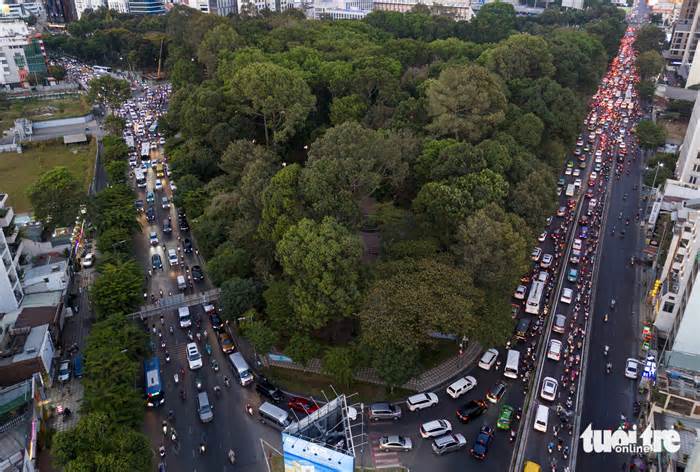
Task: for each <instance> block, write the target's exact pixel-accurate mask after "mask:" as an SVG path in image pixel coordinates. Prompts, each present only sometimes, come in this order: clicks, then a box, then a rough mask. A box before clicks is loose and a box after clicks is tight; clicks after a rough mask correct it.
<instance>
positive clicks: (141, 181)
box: [134, 168, 146, 188]
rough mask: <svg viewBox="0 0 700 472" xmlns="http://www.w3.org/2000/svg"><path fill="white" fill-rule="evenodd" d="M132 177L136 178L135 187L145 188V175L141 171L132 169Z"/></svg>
mask: <svg viewBox="0 0 700 472" xmlns="http://www.w3.org/2000/svg"><path fill="white" fill-rule="evenodd" d="M134 176H135V177H136V186H137V187H139V188H144V187H146V174H145V173H144V172H143V169H141V168H137V169H134Z"/></svg>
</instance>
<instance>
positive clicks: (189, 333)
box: [187, 330, 194, 341]
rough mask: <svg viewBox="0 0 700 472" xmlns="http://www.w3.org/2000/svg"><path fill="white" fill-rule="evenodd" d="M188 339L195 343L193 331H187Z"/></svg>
mask: <svg viewBox="0 0 700 472" xmlns="http://www.w3.org/2000/svg"><path fill="white" fill-rule="evenodd" d="M187 337H188V338H189V340H190V341H194V337H193V336H192V331H191V330H190V331H187Z"/></svg>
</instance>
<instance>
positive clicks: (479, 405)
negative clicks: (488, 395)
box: [456, 400, 488, 423]
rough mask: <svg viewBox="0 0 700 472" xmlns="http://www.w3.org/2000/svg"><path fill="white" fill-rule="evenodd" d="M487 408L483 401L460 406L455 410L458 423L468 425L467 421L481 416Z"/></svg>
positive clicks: (473, 401)
mask: <svg viewBox="0 0 700 472" xmlns="http://www.w3.org/2000/svg"><path fill="white" fill-rule="evenodd" d="M487 408H488V406H487V405H486V402H485V401H483V400H471V401H469V402H467V403H465V404H464V405H462V406H461V407H460V408H459V409H458V410H457V413H456V414H457V418H458V419H459V421H461V422H462V423H468V422H469V421H471V420H473V419H474V418H478V417H479V416H481V415H482V414H483V413H484V412H485V411H486V409H487Z"/></svg>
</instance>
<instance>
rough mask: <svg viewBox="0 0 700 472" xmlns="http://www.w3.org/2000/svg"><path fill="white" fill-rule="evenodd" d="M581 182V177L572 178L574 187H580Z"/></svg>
mask: <svg viewBox="0 0 700 472" xmlns="http://www.w3.org/2000/svg"><path fill="white" fill-rule="evenodd" d="M581 184H582V182H581V179H575V180H574V187H579V188H580V187H581Z"/></svg>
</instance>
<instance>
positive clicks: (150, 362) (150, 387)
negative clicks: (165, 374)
mask: <svg viewBox="0 0 700 472" xmlns="http://www.w3.org/2000/svg"><path fill="white" fill-rule="evenodd" d="M143 367H144V368H143V370H144V371H145V373H146V405H148V406H150V407H156V406H159V405H162V404H163V403H165V392H163V390H162V385H161V382H160V360H159V359H158V358H157V357H152V358H150V359H146V361H145V362H144V365H143Z"/></svg>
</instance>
